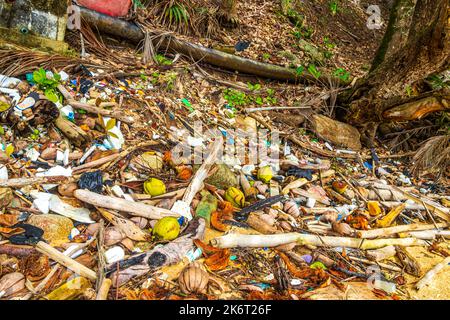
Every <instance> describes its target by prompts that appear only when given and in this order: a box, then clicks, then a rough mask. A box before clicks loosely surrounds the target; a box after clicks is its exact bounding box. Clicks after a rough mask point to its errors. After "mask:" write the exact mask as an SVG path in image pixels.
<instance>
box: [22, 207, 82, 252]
mask: <svg viewBox="0 0 450 320" xmlns="http://www.w3.org/2000/svg"><path fill="white" fill-rule="evenodd" d="M28 223H29V224H31V225H33V226H36V227H38V228H41V229H42V230H44V235H43V238H44V240H46V241H49V242H50V245H51V246H59V245H61V244H63V243H67V242H69V235H70V232H71V231H72V228H73V222H72V220H70V219H69V218H67V217H64V216H60V215H57V214H42V215H33V216H31V217H30V218H29V219H28Z"/></svg>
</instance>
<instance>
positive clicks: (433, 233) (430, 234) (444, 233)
mask: <svg viewBox="0 0 450 320" xmlns="http://www.w3.org/2000/svg"><path fill="white" fill-rule="evenodd" d="M402 236H406V237H413V238H417V239H422V240H434V239H436V237H437V236H441V237H444V238H447V239H450V230H424V231H411V232H405V233H404V234H402Z"/></svg>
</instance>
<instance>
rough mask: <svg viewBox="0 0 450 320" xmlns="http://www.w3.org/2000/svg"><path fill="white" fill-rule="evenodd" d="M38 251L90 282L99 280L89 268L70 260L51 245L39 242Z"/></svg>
mask: <svg viewBox="0 0 450 320" xmlns="http://www.w3.org/2000/svg"><path fill="white" fill-rule="evenodd" d="M36 250H38V251H39V252H41V253H43V254H45V255H46V256H48V257H49V258H50V259H52V260H54V261H56V262H58V263H60V264H62V265H63V266H64V267H66V268H68V269H70V270H72V271H73V272H75V273H76V274H78V275H80V276H82V277H85V278H88V279H89V280H92V281H95V280H96V279H97V274H96V273H95V272H94V271H93V270H91V269H89V268H87V267H86V266H84V265H82V264H81V263H79V262H77V261H75V260H73V259H72V258H69V257H68V256H66V255H64V254H63V253H62V252H59V251H58V250H56V249H55V248H53V247H52V246H50V245H49V244H47V243H45V242H43V241H39V242H38V243H37V244H36Z"/></svg>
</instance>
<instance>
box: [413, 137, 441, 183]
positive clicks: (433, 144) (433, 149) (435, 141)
mask: <svg viewBox="0 0 450 320" xmlns="http://www.w3.org/2000/svg"><path fill="white" fill-rule="evenodd" d="M413 161H414V165H413V167H412V169H411V171H412V173H413V174H416V175H419V174H422V173H436V174H437V178H438V179H439V178H440V177H442V175H443V174H444V173H445V171H446V170H448V169H449V168H450V135H441V136H436V137H432V138H430V139H428V140H427V141H425V142H424V144H423V145H422V146H421V147H420V148H419V150H417V152H416V154H415V156H414V157H413Z"/></svg>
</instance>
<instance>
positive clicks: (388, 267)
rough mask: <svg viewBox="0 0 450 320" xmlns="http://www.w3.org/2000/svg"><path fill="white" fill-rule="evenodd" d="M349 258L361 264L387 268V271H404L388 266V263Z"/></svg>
mask: <svg viewBox="0 0 450 320" xmlns="http://www.w3.org/2000/svg"><path fill="white" fill-rule="evenodd" d="M348 257H349V259H350V260H353V261H359V262H362V263H367V264H371V265H378V266H380V267H382V268H385V269H387V270H391V271H397V272H401V271H402V269H400V268H399V267H394V266H391V265H389V264H386V263H381V262H374V261H370V260H367V259H362V258H358V257H353V256H348Z"/></svg>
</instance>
